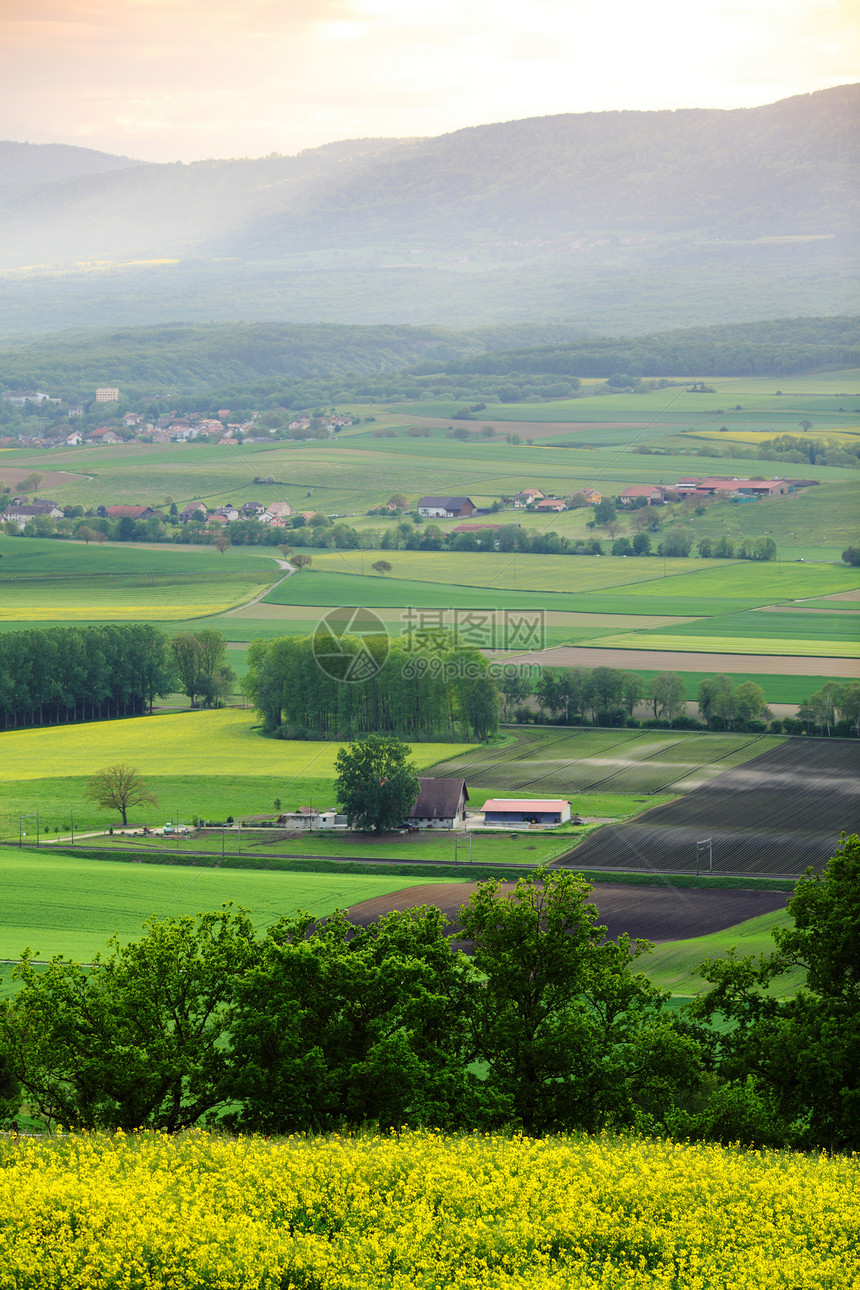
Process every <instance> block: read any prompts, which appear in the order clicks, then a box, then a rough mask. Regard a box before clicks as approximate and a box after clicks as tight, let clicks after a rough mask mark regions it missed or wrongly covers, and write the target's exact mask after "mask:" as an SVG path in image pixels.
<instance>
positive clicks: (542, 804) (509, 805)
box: [484, 797, 570, 812]
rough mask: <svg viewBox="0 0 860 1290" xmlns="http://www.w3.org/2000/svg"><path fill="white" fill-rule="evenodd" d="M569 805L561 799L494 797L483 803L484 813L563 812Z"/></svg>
mask: <svg viewBox="0 0 860 1290" xmlns="http://www.w3.org/2000/svg"><path fill="white" fill-rule="evenodd" d="M569 805H570V803H569V802H568V801H566V800H565V799H564V798H562V797H551V798H538V797H535V798H530V797H494V798H492V799H491V800H490V801H489V802H485V803H484V811H485V812H486V811H563V810H564V808H565V807H566V806H569Z"/></svg>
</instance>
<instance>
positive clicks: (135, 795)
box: [84, 762, 158, 824]
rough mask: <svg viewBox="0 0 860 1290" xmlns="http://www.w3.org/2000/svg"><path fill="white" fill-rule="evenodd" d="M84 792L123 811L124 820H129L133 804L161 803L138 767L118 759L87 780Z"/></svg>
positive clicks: (110, 808)
mask: <svg viewBox="0 0 860 1290" xmlns="http://www.w3.org/2000/svg"><path fill="white" fill-rule="evenodd" d="M84 796H85V797H88V798H90V800H91V801H93V802H98V804H99V806H103V807H105V808H106V809H107V810H111V811H119V813H120V815H121V816H122V822H123V824H128V812H129V811H130V810H131V808H132V807H133V806H140V805H141V804H142V803H144V802H146V803H147V804H148V805H150V806H157V805H158V798H157V797H156V796H155V794H154V793H153V792H151V791H150V789H149V788H148V786H147V783H146V780H145V779H144V778H143V776H142V775H141V774H140V772H139V771H138V770H137V767H135V766H129V765H128V764H127V763H126V762H117V763H116V764H115V765H113V766H105V767H104V768H103V769H102V770H99V771H97V772H96V773H95V775H93V776H92V777H91V779H90V781H89V783H88V784H87V787H86V789H85V790H84Z"/></svg>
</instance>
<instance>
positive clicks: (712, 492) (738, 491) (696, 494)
mask: <svg viewBox="0 0 860 1290" xmlns="http://www.w3.org/2000/svg"><path fill="white" fill-rule="evenodd" d="M816 482H817V481H816V480H814V479H778V478H776V477H774V478H773V479H738V478H737V476H735V477H734V478H731V479H729V478H727V477H726V476H725V475H711V476H709V477H707V478H703V477H702V476H699V475H691V476H688V477H687V478H685V479H679V480H678V482H677V484H631V485H630V487H629V488H625V489H624V491H623V492H622V493H621V494H620V496H619V501H620V502H621V505H622V506H635V505H637V504H638V505H640V506H641V505H642V500H644V501H645V503H646V504H647V505H648V506H663V505H664V504H665V503H666V502H671V501H679V500H680V501H686V500H688V499H690V498H692V499H693V500H695V501H698V500H703V501H706V500H708V499H710V498H714V497H718V498H724V499H725V498H728V499H729V500H734V501H748V502H754V501H757V500H758V499H759V498H760V497H782V496H784V495H786V494H788V493H793V492H795V491H796V490H797V489H798V488H809V487H811V486H812V485H813V484H815V483H816Z"/></svg>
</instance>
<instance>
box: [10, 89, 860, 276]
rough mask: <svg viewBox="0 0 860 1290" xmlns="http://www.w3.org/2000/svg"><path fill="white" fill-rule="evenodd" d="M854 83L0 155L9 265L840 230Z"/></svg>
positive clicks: (859, 158)
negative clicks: (690, 102) (357, 131)
mask: <svg viewBox="0 0 860 1290" xmlns="http://www.w3.org/2000/svg"><path fill="white" fill-rule="evenodd" d="M858 107H860V86H856V85H851V86H843V87H840V88H837V89H831V90H823V91H820V92H819V93H816V94H806V95H800V96H797V97H795V98H790V99H785V100H783V101H782V102H780V103H774V104H772V105H769V106H767V107H759V108H743V109H736V110H732V111H721V110H716V109H709V110H683V111H664V112H590V113H584V114H580V115H565V116H551V117H539V118H533V119H529V120H525V121H512V122H507V123H505V124H501V125H485V126H476V127H474V128H471V129H466V130H458V131H455V132H454V133H452V134H446V135H442V136H441V137H439V138H435V139H419V140H400V139H370V140H351V141H348V142H346V143H341V144H334V145H330V146H328V147H324V148H317V149H314V150H311V151H308V152H304V153H301V154H299V155H298V156H296V157H280V156H271V157H265V158H260V159H258V160H253V161H248V160H240V161H200V162H195V163H194V164H192V165H182V164H179V163H177V164H169V165H142V164H140V163H135V162H133V161H132V160H130V159H129V158H127V157H112V156H110V155H109V154H106V153H98V152H91V151H89V150H87V149H76V148H68V147H62V146H60V145H50V146H45V145H32V144H8V143H7V144H0V169H2V171H3V174H4V181H3V186H2V191H0V220H2V224H3V229H4V233H3V239H2V251H0V256H2V264H3V265H5V266H8V267H12V266H15V265H22V264H33V263H45V262H46V261H47V262H50V263H57V262H58V261H59V262H63V261H68V260H75V261H78V260H91V259H100V260H104V259H112V260H131V259H137V260H139V259H141V258H154V259H163V258H177V257H178V258H182V257H187V256H212V255H216V256H223V255H230V256H240V257H245V258H248V257H250V258H254V259H259V258H272V257H275V258H277V257H281V256H284V255H289V254H291V253H294V252H296V251H297V250H319V249H323V248H340V247H344V246H354V245H356V244H357V243H358V244H378V243H387V244H392V243H393V244H400V245H412V246H413V247H415V246H418V247H421V248H427V247H440V246H443V247H444V246H450V245H451V244H452V242H455V241H461V240H463V239H466V240H471V241H473V242H474V241H478V242H480V243H482V244H485V245H487V246H492V245H493V243H494V242H497V241H498V240H500V239H501V240H510V239H516V240H522V241H534V240H535V239H550V240H558V239H563V240H565V241H567V242H568V243H571V242H572V243H575V242H576V241H578V240H582V239H585V240H588V239H589V238H594V237H599V236H607V235H609V236H612V235H621V236H623V237H636V236H639V237H643V236H650V237H655V236H657V237H667V236H668V237H679V236H683V235H687V236H691V235H693V236H698V237H705V238H710V239H725V238H731V239H738V238H741V239H756V238H763V237H790V236H798V235H800V236H803V235H813V234H816V235H819V236H822V235H829V234H830V235H832V234H841V233H844V232H846V231H848V230H849V229H850V228H852V227H856V223H857V216H858V213H860V185H858V170H860V166H858V162H860V131H858V129H857V125H858Z"/></svg>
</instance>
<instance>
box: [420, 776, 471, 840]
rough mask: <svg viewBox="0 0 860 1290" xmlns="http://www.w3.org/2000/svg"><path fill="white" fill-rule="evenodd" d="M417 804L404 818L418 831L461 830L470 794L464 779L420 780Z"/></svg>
mask: <svg viewBox="0 0 860 1290" xmlns="http://www.w3.org/2000/svg"><path fill="white" fill-rule="evenodd" d="M418 783H419V785H420V787H419V792H418V800H417V801H416V803H415V805H414V806H413V808H412V810H411V811H410V813H409V815H408V816H407V817H406V818H407V821H408V823H409V824H414V825H415V827H416V828H418V829H462V827H463V825H464V823H465V820H466V803H467V802H468V800H469V793H468V791H467V789H466V781H465V780H464V779H432V778H430V777H429V776H422V777H420V778H419V780H418Z"/></svg>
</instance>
